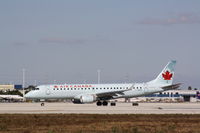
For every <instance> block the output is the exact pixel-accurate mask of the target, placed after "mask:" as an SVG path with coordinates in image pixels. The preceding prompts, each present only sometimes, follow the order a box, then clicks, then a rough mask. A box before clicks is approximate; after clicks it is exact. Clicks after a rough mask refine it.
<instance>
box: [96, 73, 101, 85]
mask: <svg viewBox="0 0 200 133" xmlns="http://www.w3.org/2000/svg"><path fill="white" fill-rule="evenodd" d="M100 74H101V70H100V69H98V70H97V78H98V84H100V80H101V79H100V78H101V75H100Z"/></svg>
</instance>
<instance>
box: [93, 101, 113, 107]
mask: <svg viewBox="0 0 200 133" xmlns="http://www.w3.org/2000/svg"><path fill="white" fill-rule="evenodd" d="M107 105H108V102H107V101H97V106H107ZM110 106H116V103H115V102H111V103H110Z"/></svg>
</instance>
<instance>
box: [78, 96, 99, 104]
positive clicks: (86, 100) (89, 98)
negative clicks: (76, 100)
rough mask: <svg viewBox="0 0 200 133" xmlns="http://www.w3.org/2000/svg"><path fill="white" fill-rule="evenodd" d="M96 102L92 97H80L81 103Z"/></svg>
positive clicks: (94, 97)
mask: <svg viewBox="0 0 200 133" xmlns="http://www.w3.org/2000/svg"><path fill="white" fill-rule="evenodd" d="M95 101H96V96H94V95H82V96H80V102H81V103H92V102H95Z"/></svg>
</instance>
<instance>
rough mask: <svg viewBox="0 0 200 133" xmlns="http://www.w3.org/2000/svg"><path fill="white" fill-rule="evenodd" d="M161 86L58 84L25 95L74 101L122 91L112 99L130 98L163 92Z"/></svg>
mask: <svg viewBox="0 0 200 133" xmlns="http://www.w3.org/2000/svg"><path fill="white" fill-rule="evenodd" d="M161 87H162V86H150V85H149V84H148V83H136V84H60V85H41V86H38V87H37V88H36V90H33V91H31V92H29V93H28V94H26V97H28V98H33V99H63V98H64V99H74V98H78V96H79V95H84V94H99V93H109V92H117V91H122V90H127V91H124V92H123V93H121V94H120V93H119V94H117V95H115V96H113V98H131V97H137V96H143V95H148V94H152V93H156V92H161V91H164V90H163V89H162V88H161Z"/></svg>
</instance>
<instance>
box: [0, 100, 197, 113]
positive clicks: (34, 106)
mask: <svg viewBox="0 0 200 133" xmlns="http://www.w3.org/2000/svg"><path fill="white" fill-rule="evenodd" d="M56 113H57V114H59V113H62V114H200V103H139V106H132V104H131V103H116V106H110V105H109V106H96V104H95V103H93V104H73V103H45V106H40V103H0V114H56Z"/></svg>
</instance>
